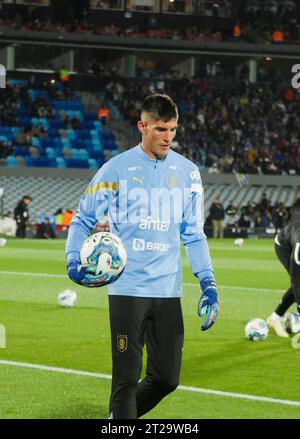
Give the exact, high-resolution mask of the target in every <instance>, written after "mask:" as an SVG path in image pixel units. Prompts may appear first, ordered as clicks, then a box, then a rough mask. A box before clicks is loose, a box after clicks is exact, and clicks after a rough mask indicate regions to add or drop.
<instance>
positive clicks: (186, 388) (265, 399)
mask: <svg viewBox="0 0 300 439" xmlns="http://www.w3.org/2000/svg"><path fill="white" fill-rule="evenodd" d="M0 364H3V365H7V366H16V367H26V368H29V369H39V370H44V371H47V372H59V373H66V374H70V375H83V376H88V377H94V378H102V379H105V380H111V378H112V377H111V375H106V374H103V373H96V372H86V371H83V370H76V369H66V368H62V367H54V366H45V365H42V364H32V363H24V362H20V361H11V360H0ZM178 389H180V390H184V391H187V392H194V393H205V394H208V395H217V396H225V397H226V396H227V397H231V398H240V399H249V400H252V401H261V402H269V403H273V404H283V405H289V406H297V407H300V401H290V400H288V399H276V398H269V397H267V396H256V395H248V394H246V393H234V392H224V391H222V390H212V389H203V388H201V387H190V386H181V385H180V386H178Z"/></svg>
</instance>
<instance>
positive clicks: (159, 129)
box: [138, 118, 177, 160]
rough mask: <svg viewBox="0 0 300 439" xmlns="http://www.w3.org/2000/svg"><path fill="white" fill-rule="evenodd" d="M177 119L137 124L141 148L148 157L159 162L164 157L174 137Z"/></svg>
mask: <svg viewBox="0 0 300 439" xmlns="http://www.w3.org/2000/svg"><path fill="white" fill-rule="evenodd" d="M176 128H177V119H175V118H174V119H171V120H169V121H168V122H164V121H163V120H152V119H150V120H146V121H141V120H140V121H139V122H138V129H139V131H140V132H141V133H142V148H143V150H144V151H145V152H146V154H148V155H149V157H151V158H154V159H158V160H161V159H163V158H165V157H166V155H167V154H168V152H169V151H170V148H171V146H172V141H173V139H174V137H175V135H176Z"/></svg>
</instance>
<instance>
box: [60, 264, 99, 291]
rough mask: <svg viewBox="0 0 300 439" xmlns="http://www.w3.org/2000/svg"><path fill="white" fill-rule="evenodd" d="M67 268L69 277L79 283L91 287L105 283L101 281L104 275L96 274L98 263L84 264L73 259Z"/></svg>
mask: <svg viewBox="0 0 300 439" xmlns="http://www.w3.org/2000/svg"><path fill="white" fill-rule="evenodd" d="M67 270H68V276H69V278H70V279H71V280H72V281H73V282H75V283H77V284H79V285H83V286H85V287H91V288H92V287H99V286H102V285H103V283H101V281H100V278H102V279H103V276H102V275H97V274H96V270H97V266H96V264H84V265H82V264H80V262H79V261H77V260H75V259H72V260H71V261H69V262H68V264H67Z"/></svg>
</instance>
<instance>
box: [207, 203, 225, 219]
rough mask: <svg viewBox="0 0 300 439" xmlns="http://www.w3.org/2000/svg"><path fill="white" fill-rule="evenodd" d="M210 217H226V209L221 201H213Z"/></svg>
mask: <svg viewBox="0 0 300 439" xmlns="http://www.w3.org/2000/svg"><path fill="white" fill-rule="evenodd" d="M210 217H211V219H212V220H217V221H220V220H223V219H224V218H225V211H224V208H223V206H222V204H221V203H212V205H211V207H210Z"/></svg>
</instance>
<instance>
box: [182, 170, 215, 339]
mask: <svg viewBox="0 0 300 439" xmlns="http://www.w3.org/2000/svg"><path fill="white" fill-rule="evenodd" d="M191 175H192V177H190V181H189V188H188V190H186V192H185V199H184V212H183V221H182V224H181V230H180V235H181V239H182V242H183V245H184V247H185V251H186V254H187V257H188V260H189V263H190V265H191V268H192V271H193V273H194V275H195V276H196V277H197V278H198V279H199V282H200V286H201V289H202V295H201V297H200V299H199V304H198V315H199V317H204V322H203V324H202V326H201V329H202V330H203V331H205V330H207V329H209V328H210V327H211V326H212V325H213V324H214V323H215V321H216V319H217V317H218V315H219V304H218V292H217V286H216V282H215V278H214V272H213V268H212V263H211V258H210V253H209V248H208V244H207V239H206V235H205V234H204V231H203V225H204V208H203V206H204V200H203V186H202V183H201V178H200V174H199V171H198V169H197V168H196V167H195V171H194V172H193V173H192V174H191Z"/></svg>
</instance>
